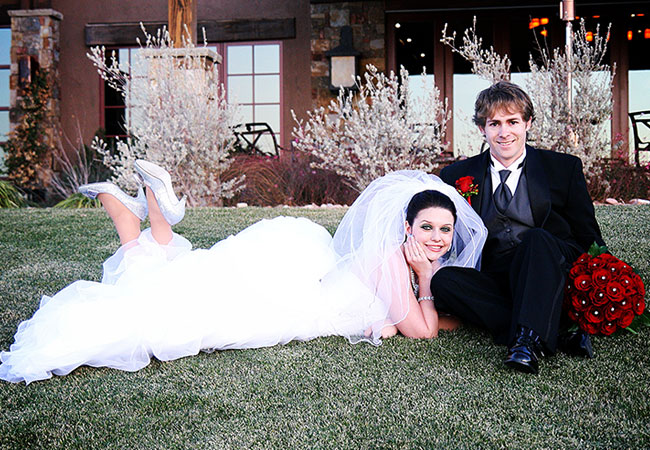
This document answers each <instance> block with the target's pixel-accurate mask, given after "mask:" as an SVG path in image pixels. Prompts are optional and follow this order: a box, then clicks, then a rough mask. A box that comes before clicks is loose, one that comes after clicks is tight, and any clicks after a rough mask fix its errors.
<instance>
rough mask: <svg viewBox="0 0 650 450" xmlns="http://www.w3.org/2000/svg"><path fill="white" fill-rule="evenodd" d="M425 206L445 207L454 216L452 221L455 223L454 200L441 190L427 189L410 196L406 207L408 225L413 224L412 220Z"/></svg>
mask: <svg viewBox="0 0 650 450" xmlns="http://www.w3.org/2000/svg"><path fill="white" fill-rule="evenodd" d="M427 208H442V209H446V210H447V211H449V212H450V213H451V215H452V216H454V223H456V205H454V202H453V201H452V200H451V199H450V198H449V197H447V196H446V195H445V194H443V193H442V192H440V191H434V190H432V189H428V190H426V191H422V192H418V193H417V194H415V195H414V196H413V197H411V201H410V202H409V204H408V206H407V207H406V221H407V222H408V223H409V225H411V226H413V221H414V220H415V218H416V217H417V215H418V213H419V212H420V211H422V210H423V209H427Z"/></svg>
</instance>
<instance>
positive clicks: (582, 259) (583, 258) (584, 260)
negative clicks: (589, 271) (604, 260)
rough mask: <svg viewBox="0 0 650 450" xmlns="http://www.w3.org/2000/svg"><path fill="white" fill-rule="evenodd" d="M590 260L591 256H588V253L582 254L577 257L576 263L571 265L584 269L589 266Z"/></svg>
mask: <svg viewBox="0 0 650 450" xmlns="http://www.w3.org/2000/svg"><path fill="white" fill-rule="evenodd" d="M590 259H591V256H590V255H589V253H583V254H582V255H580V256H578V259H576V262H575V263H573V264H574V265H580V266H585V267H586V266H587V264H589V260H590Z"/></svg>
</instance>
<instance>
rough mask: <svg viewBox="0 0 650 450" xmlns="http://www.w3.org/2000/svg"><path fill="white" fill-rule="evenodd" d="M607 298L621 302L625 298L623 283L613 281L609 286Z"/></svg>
mask: <svg viewBox="0 0 650 450" xmlns="http://www.w3.org/2000/svg"><path fill="white" fill-rule="evenodd" d="M605 292H606V293H607V297H609V299H610V300H612V301H614V302H620V301H622V300H623V298H624V297H625V290H624V289H623V286H622V285H621V283H618V282H616V281H612V282H610V283H609V284H608V285H607V288H606V291H605Z"/></svg>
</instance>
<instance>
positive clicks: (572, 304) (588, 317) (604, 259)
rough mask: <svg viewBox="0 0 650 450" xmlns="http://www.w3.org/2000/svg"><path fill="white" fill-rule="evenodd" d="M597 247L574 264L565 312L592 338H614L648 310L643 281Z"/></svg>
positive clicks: (601, 248) (619, 261)
mask: <svg viewBox="0 0 650 450" xmlns="http://www.w3.org/2000/svg"><path fill="white" fill-rule="evenodd" d="M605 251H607V249H606V247H599V246H598V245H596V244H594V245H592V246H591V248H590V249H589V253H584V254H582V255H581V256H580V257H579V258H578V260H577V261H576V262H575V263H574V264H573V267H572V268H571V271H570V272H569V276H568V279H567V285H566V288H565V296H564V308H565V310H566V311H567V312H568V314H569V317H571V319H573V320H575V321H576V322H577V323H578V326H579V327H580V328H581V329H582V330H584V331H586V332H587V333H589V334H604V335H610V334H612V333H613V332H614V331H616V330H618V329H619V328H627V327H628V326H629V325H630V324H631V323H632V320H633V319H634V316H635V315H641V314H642V313H643V311H644V309H645V287H644V285H643V281H642V280H641V277H639V275H637V274H636V273H635V272H634V270H632V268H631V267H630V266H629V265H628V264H626V263H625V262H623V261H621V260H620V259H618V258H617V257H615V256H613V255H611V254H609V253H604V252H605Z"/></svg>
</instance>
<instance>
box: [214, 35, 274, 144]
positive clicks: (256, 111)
mask: <svg viewBox="0 0 650 450" xmlns="http://www.w3.org/2000/svg"><path fill="white" fill-rule="evenodd" d="M225 55H226V59H225V63H226V70H225V72H226V84H227V86H228V96H229V97H228V100H229V101H236V102H237V103H238V104H239V105H240V107H241V108H242V110H243V111H242V116H243V120H244V123H246V122H253V123H259V122H265V123H268V125H269V126H270V127H271V129H272V130H273V135H274V136H275V138H276V141H277V142H278V145H281V142H282V140H281V131H282V124H281V111H282V108H281V99H282V96H281V74H280V44H279V43H259V44H255V43H246V44H226V52H225ZM263 142H265V144H263V145H265V146H272V143H271V136H268V139H265V140H263Z"/></svg>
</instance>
